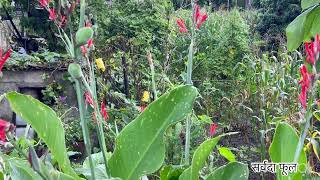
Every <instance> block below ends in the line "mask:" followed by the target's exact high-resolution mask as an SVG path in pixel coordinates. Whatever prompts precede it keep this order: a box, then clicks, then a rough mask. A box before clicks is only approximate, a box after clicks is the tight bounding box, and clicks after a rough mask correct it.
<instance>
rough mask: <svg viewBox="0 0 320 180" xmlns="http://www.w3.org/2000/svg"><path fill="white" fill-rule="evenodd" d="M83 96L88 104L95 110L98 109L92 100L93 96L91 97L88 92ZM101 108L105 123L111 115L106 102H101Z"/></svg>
mask: <svg viewBox="0 0 320 180" xmlns="http://www.w3.org/2000/svg"><path fill="white" fill-rule="evenodd" d="M83 96H84V98H85V102H86V104H89V105H90V106H91V107H92V108H94V109H96V108H97V106H95V103H94V101H93V99H92V97H91V95H90V93H89V92H88V91H86V92H85V93H84V95H83ZM100 108H101V112H100V113H101V115H102V117H103V119H104V120H105V121H107V120H108V119H109V114H108V112H107V107H106V101H102V102H101V107H100ZM94 116H95V115H94ZM94 118H95V117H94Z"/></svg>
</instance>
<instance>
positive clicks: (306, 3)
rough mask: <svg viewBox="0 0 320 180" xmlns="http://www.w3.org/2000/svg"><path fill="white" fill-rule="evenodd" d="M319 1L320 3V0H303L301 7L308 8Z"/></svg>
mask: <svg viewBox="0 0 320 180" xmlns="http://www.w3.org/2000/svg"><path fill="white" fill-rule="evenodd" d="M319 3H320V0H301V8H302V9H307V8H310V7H311V6H314V5H317V4H319Z"/></svg>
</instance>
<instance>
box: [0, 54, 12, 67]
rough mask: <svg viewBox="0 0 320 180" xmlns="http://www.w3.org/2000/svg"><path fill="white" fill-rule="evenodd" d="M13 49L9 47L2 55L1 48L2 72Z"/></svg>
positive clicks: (0, 65) (0, 61) (0, 64)
mask: <svg viewBox="0 0 320 180" xmlns="http://www.w3.org/2000/svg"><path fill="white" fill-rule="evenodd" d="M11 52H12V50H11V49H9V50H8V51H7V52H6V53H5V54H4V56H2V53H3V49H1V48H0V73H1V71H2V68H3V66H4V64H5V63H6V61H7V60H8V59H9V57H10V55H11Z"/></svg>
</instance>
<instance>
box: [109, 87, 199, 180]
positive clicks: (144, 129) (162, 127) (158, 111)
mask: <svg viewBox="0 0 320 180" xmlns="http://www.w3.org/2000/svg"><path fill="white" fill-rule="evenodd" d="M197 95H198V91H197V89H196V88H195V87H193V86H181V87H178V88H176V89H174V90H172V91H171V92H169V93H166V94H165V95H163V96H161V97H160V98H159V99H158V100H156V101H155V102H153V103H151V104H150V105H149V106H148V107H147V109H145V110H144V111H143V113H142V114H140V115H139V116H138V117H137V118H136V119H135V120H134V121H132V122H131V123H129V124H128V125H127V126H126V127H125V128H124V129H123V130H122V131H121V132H120V134H119V136H118V137H117V139H116V149H115V151H114V153H113V155H112V156H111V158H110V160H109V162H108V164H109V167H110V172H111V175H112V176H113V177H120V178H122V179H124V180H137V179H139V178H140V177H141V176H142V175H146V174H150V173H153V172H155V171H156V170H158V169H159V168H160V167H161V165H162V162H163V161H164V157H165V146H164V140H163V135H164V132H165V131H166V129H167V128H168V127H169V126H170V125H172V124H175V123H177V122H179V121H181V120H182V119H183V118H184V117H185V116H186V115H187V114H189V113H190V112H191V110H192V104H193V102H194V100H195V98H196V96H197Z"/></svg>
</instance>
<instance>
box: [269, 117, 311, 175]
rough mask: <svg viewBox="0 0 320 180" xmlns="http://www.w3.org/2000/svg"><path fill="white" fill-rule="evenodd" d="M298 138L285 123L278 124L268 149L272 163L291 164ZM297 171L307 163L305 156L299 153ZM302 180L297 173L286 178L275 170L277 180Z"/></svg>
mask: <svg viewBox="0 0 320 180" xmlns="http://www.w3.org/2000/svg"><path fill="white" fill-rule="evenodd" d="M298 141H299V137H298V135H297V133H296V132H295V130H294V129H293V128H292V127H291V126H290V125H289V124H287V123H279V124H278V125H277V127H276V131H275V134H274V136H273V140H272V143H271V146H270V149H269V154H270V158H271V160H272V162H274V163H292V162H293V160H294V155H295V151H296V148H297V145H298ZM298 163H299V165H298V169H300V170H302V171H303V168H304V167H305V165H306V163H307V158H306V154H305V152H304V151H301V155H300V158H299V161H298ZM290 178H293V179H302V174H301V173H300V172H299V171H298V172H297V173H294V174H289V175H288V176H282V174H281V172H280V171H279V169H278V170H277V179H281V180H284V179H290Z"/></svg>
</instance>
